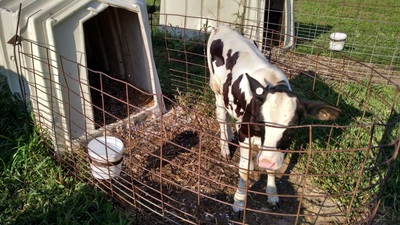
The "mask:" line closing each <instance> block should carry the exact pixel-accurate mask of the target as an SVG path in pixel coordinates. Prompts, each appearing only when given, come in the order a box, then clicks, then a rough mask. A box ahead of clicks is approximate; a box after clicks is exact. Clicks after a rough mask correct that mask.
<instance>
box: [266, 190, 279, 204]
mask: <svg viewBox="0 0 400 225" xmlns="http://www.w3.org/2000/svg"><path fill="white" fill-rule="evenodd" d="M266 192H267V194H268V203H270V204H272V205H278V203H279V197H278V196H276V194H277V193H278V192H277V191H276V187H267V190H266ZM270 194H272V195H270Z"/></svg>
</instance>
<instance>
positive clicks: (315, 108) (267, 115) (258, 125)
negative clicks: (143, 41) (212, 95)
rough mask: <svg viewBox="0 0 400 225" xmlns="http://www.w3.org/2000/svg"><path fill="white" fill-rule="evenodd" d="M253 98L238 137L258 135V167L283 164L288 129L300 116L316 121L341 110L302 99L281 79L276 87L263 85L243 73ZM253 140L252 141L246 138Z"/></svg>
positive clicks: (287, 144)
mask: <svg viewBox="0 0 400 225" xmlns="http://www.w3.org/2000/svg"><path fill="white" fill-rule="evenodd" d="M245 77H246V78H247V80H248V84H249V89H250V90H251V93H252V96H253V97H252V98H251V101H250V103H249V104H247V106H246V110H245V111H246V112H245V114H244V115H243V121H244V122H249V123H248V124H245V123H243V124H242V125H241V126H240V128H239V130H238V136H239V141H240V142H246V138H248V137H250V138H251V137H252V136H257V137H260V138H258V139H257V140H259V142H260V143H254V144H256V145H258V146H260V147H259V153H258V157H257V162H258V166H259V167H260V168H264V169H268V170H278V169H279V168H281V167H282V165H283V159H284V153H283V152H282V151H279V150H284V149H287V148H288V147H289V145H290V136H291V129H290V126H295V125H298V124H299V123H300V120H301V118H302V117H305V116H310V117H313V118H315V119H319V120H333V119H335V118H336V117H337V116H339V114H340V112H341V111H340V109H338V108H336V107H334V106H331V105H328V104H325V103H323V102H319V101H302V100H300V99H299V98H298V97H297V96H296V95H295V94H294V93H293V92H292V91H291V90H290V88H289V87H288V86H287V84H286V83H285V82H282V83H280V84H278V85H276V86H267V87H263V86H262V85H261V84H260V83H259V82H258V81H257V80H255V79H254V78H252V77H250V76H249V75H247V74H246V75H245ZM247 141H248V142H249V143H253V141H252V140H247Z"/></svg>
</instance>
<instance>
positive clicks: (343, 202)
mask: <svg viewBox="0 0 400 225" xmlns="http://www.w3.org/2000/svg"><path fill="white" fill-rule="evenodd" d="M296 2H297V3H299V2H300V0H299V1H295V3H296ZM301 2H306V3H310V4H311V1H304V0H303V1H301ZM330 2H331V1H318V5H319V6H320V7H322V8H324V7H325V6H324V4H326V5H329V4H330ZM376 4H379V3H376ZM359 5H360V1H358V2H357V3H354V4H353V3H351V2H348V3H346V4H344V5H343V6H341V8H342V9H346V10H349V11H351V10H355V7H358V6H359ZM264 6H265V5H264ZM376 6H378V5H376ZM244 7H245V6H244ZM362 7H364V6H362ZM362 7H361V8H362ZM365 7H367V6H365ZM385 7H387V6H385ZM397 9H398V8H396V10H397ZM251 10H258V11H259V10H265V13H266V12H267V11H268V10H267V9H265V8H262V9H260V8H256V9H255V8H248V9H247V12H249V11H251ZM357 10H359V9H357ZM277 12H280V13H281V14H283V11H279V10H278V11H277ZM322 12H323V11H321V14H314V13H308V12H307V10H306V9H305V8H295V15H296V16H295V18H296V19H295V21H296V20H297V17H300V16H303V17H304V16H306V15H308V16H310V18H311V17H317V18H323V15H322V14H323V13H322ZM149 16H150V18H151V21H150V22H151V24H152V27H151V30H152V37H153V40H152V42H153V51H154V60H155V62H156V65H157V70H158V74H159V77H160V82H161V87H162V90H163V93H164V95H162V96H154V95H152V94H149V93H146V92H145V91H143V90H141V89H139V88H137V87H135V86H134V85H132V84H131V83H130V82H128V81H127V80H124V79H123V77H121V76H119V75H118V74H114V73H110V74H108V73H107V71H101V70H95V69H93V68H88V67H86V66H84V65H82V64H80V63H76V62H73V61H71V60H68V59H67V58H64V57H63V56H62V55H60V54H58V53H57V52H56V51H55V50H54V49H53V48H51V47H49V46H47V45H45V44H41V43H36V42H32V41H30V40H26V39H22V40H21V43H20V44H17V45H15V48H16V52H17V53H18V56H17V57H18V59H19V62H20V63H19V70H20V73H21V74H22V75H23V76H29V77H31V78H32V79H28V80H29V82H28V88H29V93H30V96H29V97H30V99H29V102H30V104H31V106H32V110H33V112H34V114H35V120H36V122H37V124H38V125H39V126H40V128H41V130H42V133H43V134H44V135H45V136H47V137H48V138H49V145H50V146H51V147H52V149H53V150H54V155H55V159H56V160H58V161H59V162H60V164H61V165H63V166H64V167H65V169H66V170H67V171H69V173H70V174H71V175H72V176H74V177H75V178H76V179H78V180H82V181H85V182H87V183H89V184H92V185H93V186H96V187H97V188H99V189H101V190H103V191H104V192H106V193H108V194H109V196H110V197H111V198H112V199H113V200H114V201H115V204H116V205H117V206H119V207H121V208H122V209H123V210H126V211H131V212H132V214H134V215H135V216H136V222H137V224H372V223H373V220H374V218H375V215H376V213H377V210H378V207H379V203H380V199H381V196H382V192H383V190H384V185H385V182H386V179H387V177H388V176H389V174H390V171H391V168H392V165H393V162H394V160H395V159H396V157H397V153H398V151H399V131H400V125H399V124H400V115H399V111H400V105H399V102H400V101H399V90H400V88H399V83H398V75H396V74H398V73H399V72H398V64H396V63H394V62H395V61H398V58H396V57H398V55H397V56H393V55H392V56H393V57H394V58H392V61H391V62H390V63H389V64H385V66H382V64H381V61H380V62H377V63H376V64H374V63H375V62H376V61H374V58H375V57H378V56H379V54H374V55H371V57H370V59H369V60H367V61H368V62H365V61H360V60H354V59H353V57H354V55H355V54H359V52H357V51H356V50H357V49H359V48H358V46H357V45H358V43H357V41H356V40H355V39H354V40H353V39H350V46H351V48H352V49H353V50H351V51H350V50H346V52H344V53H343V52H333V51H329V49H328V48H327V47H324V46H325V44H321V43H313V42H307V41H304V40H307V38H310V36H307V37H305V36H304V34H305V33H307V32H308V34H307V35H309V34H311V33H314V34H317V33H318V34H320V33H321V30H323V32H325V31H324V29H325V28H324V27H321V26H320V25H315V26H313V30H312V29H311V28H310V27H309V28H310V29H309V30H308V31H306V30H304V29H306V27H307V26H305V25H304V23H303V22H299V23H297V22H296V23H295V26H296V30H297V31H296V33H295V35H293V36H290V34H287V33H281V31H282V29H279V30H274V29H271V28H270V26H269V25H271V26H272V25H276V24H274V23H276V22H271V24H269V21H268V18H267V19H266V20H265V21H264V23H259V24H258V25H257V24H251V23H229V24H230V25H231V26H232V27H234V28H236V29H238V30H240V31H241V32H243V34H244V35H247V36H248V37H249V38H254V39H257V38H259V37H260V36H257V37H256V36H252V35H253V34H254V32H255V31H257V32H255V33H258V34H262V35H261V37H262V38H261V39H257V40H258V46H260V49H261V50H262V51H263V53H264V54H265V56H266V57H267V58H268V59H269V60H270V61H271V63H273V64H274V65H275V66H277V67H279V68H281V69H282V70H283V71H284V72H285V74H286V75H287V76H288V78H289V80H290V82H291V85H292V87H293V90H294V92H295V93H296V94H297V95H299V96H300V97H301V98H304V99H314V100H321V101H324V102H327V103H330V104H332V105H336V106H338V107H339V108H341V110H342V114H341V116H340V118H338V119H337V120H336V121H334V122H329V123H328V122H326V123H321V122H317V121H314V120H311V119H308V120H306V121H304V122H303V123H302V124H301V125H299V126H293V127H291V128H293V130H295V131H294V133H295V134H294V137H293V140H294V141H293V143H292V144H291V146H290V148H289V149H288V150H285V152H286V157H285V165H284V166H283V168H281V169H280V170H279V171H277V172H276V176H277V181H276V182H277V187H278V196H279V198H280V199H281V200H280V203H279V205H278V206H273V205H269V204H268V203H267V194H266V193H265V186H266V177H267V173H266V172H265V171H262V170H259V169H257V168H256V169H255V170H254V171H253V172H252V173H251V179H249V181H248V184H247V188H246V190H245V191H246V193H247V198H246V204H245V208H244V210H243V212H242V213H241V214H240V215H238V214H237V213H234V212H233V211H232V203H233V195H234V193H235V191H236V188H237V182H238V170H239V168H238V165H237V164H238V161H239V155H238V153H237V152H236V153H235V154H234V156H233V158H232V159H230V160H225V159H223V158H222V157H221V156H220V150H219V149H220V147H219V143H220V138H219V124H218V122H217V121H216V119H215V118H214V108H215V106H214V99H213V98H214V96H213V94H212V93H211V90H210V89H209V87H208V77H209V74H208V68H207V66H206V57H205V52H204V49H205V45H206V41H207V37H208V34H209V33H208V32H207V29H200V30H196V31H195V34H193V30H191V29H182V28H176V27H172V26H166V25H161V24H158V22H157V21H158V20H159V19H160V18H167V17H169V16H174V17H178V18H181V19H182V21H187V20H188V18H194V19H204V18H203V17H201V16H200V17H195V16H188V15H176V14H174V15H169V14H162V12H157V11H156V12H155V13H153V14H150V15H149ZM338 18H343V17H341V15H338ZM328 19H329V18H328ZM348 19H355V20H357V19H360V20H361V19H362V16H361V13H360V14H359V15H358V16H356V15H355V17H354V18H348ZM299 20H300V19H299ZM312 20H314V19H312ZM278 21H280V20H278ZM208 22H214V23H216V24H217V23H221V22H226V21H218V20H215V21H211V20H209V21H208ZM384 22H385V23H386V22H387V23H390V21H384ZM289 36H290V38H292V40H293V43H295V44H294V45H293V46H292V48H290V49H286V48H284V46H283V44H282V42H284V40H283V38H282V37H289ZM397 38H398V37H397ZM312 39H315V37H314V36H313V37H312ZM376 43H377V42H376ZM397 44H398V40H397ZM21 46H23V48H21ZM304 46H306V47H304ZM305 48H309V49H312V51H311V52H309V51H308V50H304V49H305ZM396 48H398V46H396ZM39 53H41V54H39ZM43 53H44V54H43ZM44 56H45V57H44ZM46 56H47V57H46ZM50 56H52V57H50ZM54 56H56V57H54ZM389 56H390V55H389ZM385 57H386V56H385ZM54 58H57V62H54ZM389 61H390V60H389ZM35 65H41V67H40V68H37V67H36V66H35ZM64 66H74V67H76V71H77V72H78V73H79V74H78V76H77V77H81V74H80V73H83V72H82V71H85V73H84V74H87V79H86V81H82V80H80V79H76V76H75V75H74V76H72V75H71V74H69V73H66V72H65V71H64V69H63V68H64ZM54 75H56V76H54ZM133 76H139V75H137V74H134V75H133ZM54 77H58V79H53V78H54ZM396 79H397V80H396ZM36 80H40V82H36ZM75 84H78V85H77V86H76V85H75ZM73 85H75V86H73ZM85 91H88V92H89V94H88V93H84V92H85ZM87 94H88V95H87ZM43 96H44V97H43ZM88 96H89V97H88ZM154 98H159V99H162V100H163V102H164V104H165V106H166V112H165V113H161V112H163V109H161V108H159V109H158V110H154V107H152V106H154ZM72 99H78V100H79V101H80V102H81V105H82V108H83V110H82V109H81V108H80V109H77V108H76V107H75V105H74V104H72V103H71V102H72ZM43 102H52V103H53V104H54V105H58V106H59V105H62V107H63V108H64V111H59V110H56V109H57V107H56V106H52V104H51V106H50V107H49V106H48V105H47V104H42V103H43ZM86 107H88V108H90V109H91V110H87V109H86ZM160 107H161V106H160ZM65 112H66V113H65ZM89 112H91V113H89ZM74 117H79V118H83V119H82V120H74V119H72V118H74ZM233 123H234V121H232V125H233ZM49 124H51V125H49ZM63 124H67V125H68V126H67V127H75V129H78V130H80V131H83V135H79V136H76V135H74V134H73V132H72V131H71V130H63V132H66V133H69V134H70V135H67V136H65V135H62V134H61V133H57V130H60V129H64V127H65V126H63ZM90 124H94V126H92V125H90ZM266 126H267V125H266ZM103 135H105V136H114V137H117V138H119V139H120V140H122V142H123V144H124V152H123V154H122V155H121V157H122V161H118V163H115V162H111V161H108V160H107V158H104V157H103V159H104V160H105V161H107V162H106V165H104V164H101V163H100V164H96V163H94V162H93V160H91V159H90V157H89V154H88V152H89V151H90V150H91V149H89V147H88V143H89V142H90V141H91V140H93V139H94V138H96V137H99V136H103ZM60 143H62V144H60ZM231 144H232V145H235V143H231ZM100 158H101V157H100ZM121 162H122V163H121ZM120 163H121V164H120ZM104 166H116V167H118V169H120V170H121V172H120V174H119V175H117V176H116V177H114V178H113V179H96V178H94V177H93V174H92V169H93V168H95V169H96V168H103V167H104ZM109 173H110V174H106V175H107V176H108V175H112V174H111V173H112V172H109Z"/></svg>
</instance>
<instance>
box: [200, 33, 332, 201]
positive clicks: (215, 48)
mask: <svg viewBox="0 0 400 225" xmlns="http://www.w3.org/2000/svg"><path fill="white" fill-rule="evenodd" d="M207 62H208V66H209V69H210V87H211V89H212V90H213V92H214V93H215V97H216V116H217V120H218V121H219V122H220V130H221V132H220V134H221V153H222V155H223V156H225V157H227V156H229V154H230V151H229V145H228V143H227V141H232V140H233V135H232V130H231V127H230V125H229V122H230V119H229V117H233V118H235V119H236V120H237V122H238V124H239V125H238V126H237V128H238V130H237V132H238V141H239V144H240V155H241V157H240V162H239V167H240V171H239V174H240V177H241V179H240V182H239V185H238V190H237V191H236V194H235V206H236V207H237V208H240V207H242V206H243V204H244V202H243V201H244V196H245V193H244V191H243V189H245V183H246V182H245V181H246V180H247V178H248V175H247V173H248V171H249V170H252V169H253V168H254V166H253V161H252V160H251V159H249V158H248V156H249V155H250V154H249V146H251V145H256V146H257V147H258V149H259V152H258V155H257V159H256V161H257V164H258V166H259V167H260V168H263V169H266V170H267V171H269V170H278V169H279V168H281V167H282V164H283V158H284V153H282V152H281V151H280V150H283V149H286V148H288V146H289V144H290V133H291V129H290V126H292V125H297V124H298V123H299V121H300V119H301V117H303V116H307V115H308V116H311V117H314V118H317V119H321V120H331V119H335V118H336V117H337V116H338V115H339V114H340V109H338V108H336V107H334V106H330V105H327V104H325V103H322V102H317V101H302V100H301V99H299V98H298V97H297V96H296V95H295V94H294V93H293V92H292V90H291V87H290V84H289V81H288V80H287V78H286V76H285V75H284V74H283V72H282V71H281V70H280V69H278V68H277V67H275V66H273V65H271V64H270V63H269V62H268V60H267V59H266V58H265V57H264V56H263V54H262V53H261V52H260V51H259V50H258V48H257V46H256V45H254V42H253V41H251V40H249V39H247V38H245V37H243V36H242V35H240V34H239V33H237V32H236V31H234V30H232V29H230V28H229V27H225V26H222V27H219V28H216V29H214V30H213V31H212V32H211V35H210V37H209V39H208V43H207ZM249 160H250V162H249ZM274 179H275V176H274V175H270V174H269V175H268V181H267V182H268V183H267V193H269V194H273V195H275V194H276V193H277V192H276V186H275V180H274ZM273 195H272V196H268V202H270V203H277V202H278V200H279V198H278V197H277V196H273ZM234 208H235V207H234Z"/></svg>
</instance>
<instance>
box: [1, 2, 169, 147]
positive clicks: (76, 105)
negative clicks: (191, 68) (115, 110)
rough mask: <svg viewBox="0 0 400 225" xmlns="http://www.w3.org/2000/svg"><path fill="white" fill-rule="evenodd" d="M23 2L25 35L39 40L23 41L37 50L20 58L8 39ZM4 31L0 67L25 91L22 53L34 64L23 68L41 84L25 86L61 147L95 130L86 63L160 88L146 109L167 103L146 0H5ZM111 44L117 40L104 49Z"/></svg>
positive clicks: (12, 84)
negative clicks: (21, 82) (19, 67)
mask: <svg viewBox="0 0 400 225" xmlns="http://www.w3.org/2000/svg"><path fill="white" fill-rule="evenodd" d="M20 3H22V10H21V17H20V25H19V32H20V35H21V37H23V38H24V39H29V40H32V41H34V42H35V43H39V44H37V45H31V44H30V43H26V42H24V41H22V43H21V48H22V51H23V52H24V53H26V54H27V55H32V56H33V57H30V58H24V57H25V55H24V56H22V58H20V59H19V58H18V57H17V56H16V55H14V50H13V45H11V44H8V43H7V42H8V41H9V40H10V39H11V38H12V37H13V36H14V35H15V32H16V26H17V20H18V12H19V7H20ZM88 23H92V24H91V26H87V24H88ZM100 31H102V35H103V38H101V37H100V36H99V34H100V33H98V32H100ZM104 31H106V32H104ZM104 35H105V36H104ZM0 37H1V39H0V40H1V45H0V70H1V71H0V73H1V74H4V75H6V77H7V79H8V83H9V86H10V88H11V89H12V91H14V92H19V90H20V85H19V82H18V77H17V73H16V72H17V68H16V64H15V60H18V63H19V65H22V66H23V67H26V68H34V70H32V72H29V71H28V70H25V71H23V73H22V75H23V79H25V82H26V83H27V84H35V86H36V88H35V90H33V89H32V87H31V85H27V87H25V88H28V87H29V88H30V90H29V91H28V95H29V96H28V98H30V99H34V101H31V103H32V108H33V111H34V112H35V114H36V115H35V116H36V117H37V116H38V115H37V114H40V118H42V119H41V120H40V121H38V122H39V123H40V125H41V126H42V127H43V126H44V127H47V128H48V131H49V133H50V135H51V137H52V138H53V141H54V144H55V148H56V150H64V149H69V148H70V147H71V146H70V144H71V141H73V140H75V139H76V138H79V137H81V136H82V135H85V134H86V132H88V133H90V132H91V131H96V129H95V124H94V121H93V117H94V116H93V107H92V102H91V99H92V98H91V94H90V88H89V80H88V71H87V70H86V69H85V66H88V67H89V68H91V67H90V66H91V65H89V64H90V63H89V60H91V61H95V62H97V63H98V64H101V65H102V66H103V67H102V68H101V69H98V68H96V70H102V72H105V73H108V72H111V73H112V74H118V76H120V77H121V78H123V80H126V81H128V82H129V83H131V84H132V85H134V86H136V87H138V88H140V89H141V90H144V91H146V92H148V93H151V94H154V103H155V104H154V105H152V106H150V107H149V108H147V109H146V110H147V111H151V112H152V113H155V112H160V111H164V110H165V107H164V105H163V102H162V98H161V88H160V84H159V79H158V75H157V71H156V68H155V64H154V59H153V52H152V44H151V37H150V27H149V24H148V16H147V7H146V2H145V1H144V0H118V1H115V0H98V1H96V0H52V1H48V0H25V1H23V0H21V1H15V0H2V1H0ZM104 37H105V38H104ZM104 39H107V40H104ZM85 41H86V42H85ZM107 41H108V42H107ZM110 43H112V47H109V46H108V47H109V48H105V46H107V45H110ZM40 45H43V46H47V47H50V48H51V49H52V50H54V51H55V52H57V53H58V54H60V55H62V56H63V57H65V58H66V59H68V60H70V61H68V60H63V61H62V65H60V64H61V62H60V59H59V57H58V56H57V55H56V54H55V53H54V52H52V51H46V49H45V48H41V47H40ZM93 51H95V53H92V54H90V52H93ZM49 54H50V55H49ZM44 59H48V61H46V60H44ZM49 63H50V66H49V65H48V64H49ZM77 63H78V64H77ZM79 64H80V65H81V66H77V65H79ZM106 67H107V68H106ZM61 68H62V69H61ZM78 70H79V71H78ZM105 70H110V71H105ZM63 73H64V74H67V75H68V76H63ZM35 109H36V110H35ZM37 109H39V110H37ZM160 113H162V112H160ZM155 114H157V113H155Z"/></svg>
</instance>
